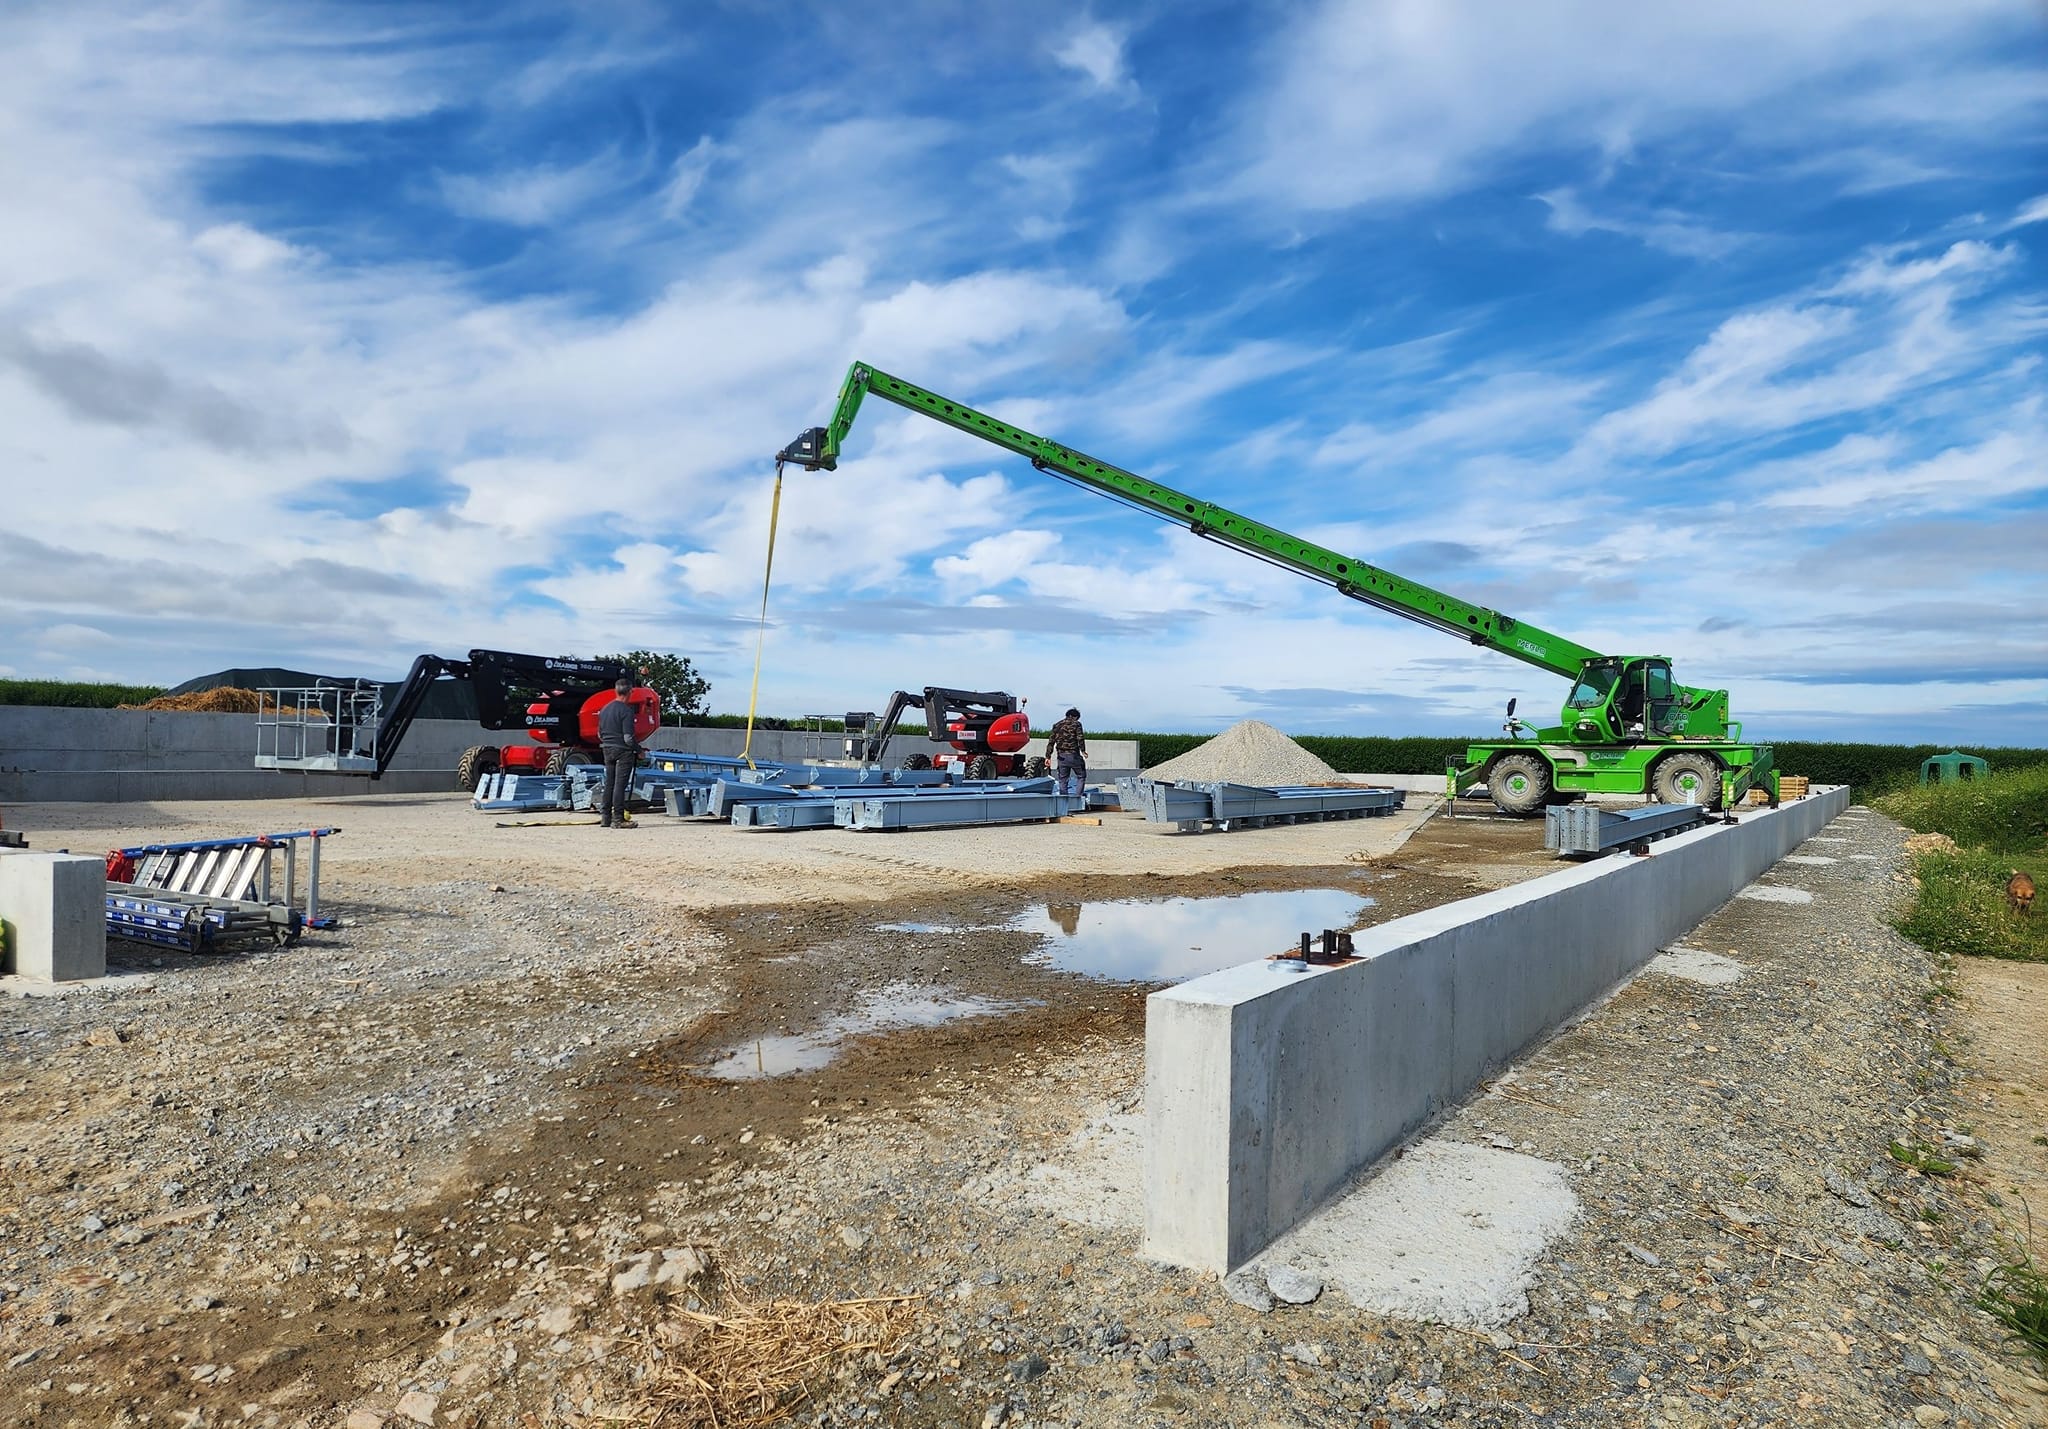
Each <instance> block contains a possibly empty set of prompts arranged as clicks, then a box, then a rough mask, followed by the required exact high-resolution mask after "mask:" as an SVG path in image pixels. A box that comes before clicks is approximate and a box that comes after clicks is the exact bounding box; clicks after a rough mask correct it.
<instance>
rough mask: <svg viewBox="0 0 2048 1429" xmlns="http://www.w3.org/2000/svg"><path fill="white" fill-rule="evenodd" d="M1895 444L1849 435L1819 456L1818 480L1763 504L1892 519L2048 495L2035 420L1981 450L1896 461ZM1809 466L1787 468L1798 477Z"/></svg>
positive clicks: (2043, 435) (2047, 445)
mask: <svg viewBox="0 0 2048 1429" xmlns="http://www.w3.org/2000/svg"><path fill="white" fill-rule="evenodd" d="M2025 418H2026V414H2022V420H2023V421H2025ZM1896 446H1897V444H1896V443H1894V442H1889V441H1883V440H1877V439H1872V438H1869V437H1851V438H1847V439H1845V440H1844V441H1843V442H1842V443H1841V444H1840V445H1838V446H1837V447H1835V448H1834V449H1833V450H1831V451H1828V452H1825V453H1822V454H1821V455H1820V456H1818V457H1816V458H1814V459H1813V461H1812V463H1811V465H1812V468H1813V471H1814V474H1815V476H1817V477H1818V478H1819V479H1817V480H1813V481H1810V482H1809V483H1807V484H1805V485H1793V486H1785V487H1782V488H1780V489H1778V490H1775V491H1772V492H1770V493H1769V494H1768V495H1766V496H1765V497H1764V498H1763V504H1764V505H1765V506H1768V507H1774V508H1777V509H1781V510H1784V509H1791V510H1801V511H1806V512H1832V513H1836V514H1840V515H1850V516H1861V517H1862V518H1863V519H1879V520H1884V521H1892V520H1896V519H1897V518H1898V517H1900V516H1903V515H1909V514H1917V513H1922V512H1929V511H1959V512H1964V513H1976V512H1982V511H1985V510H1986V509H1988V508H1992V507H1996V506H1998V505H1999V504H2000V503H2002V502H2005V501H2007V500H2010V499H2011V498H2013V497H2016V496H2027V495H2033V494H2038V493H2043V492H2048V465H2044V464H2043V462H2042V455H2043V453H2044V451H2048V429H2044V428H2043V427H2042V426H2041V425H2040V424H2039V423H2038V421H2033V422H2028V423H2027V425H2026V429H2025V430H2024V431H2006V432H2000V433H1998V434H1997V435H1996V436H1993V437H1989V438H1986V439H1985V440H1984V441H1982V442H1980V443H1978V444H1976V445H1974V446H1967V447H1950V448H1948V449H1947V450H1945V451H1940V452H1936V453H1935V454H1934V455H1933V456H1930V457H1925V458H1922V459H1920V460H1917V461H1905V462H1900V463H1897V464H1893V461H1892V458H1893V456H1894V453H1895V452H1896ZM1803 465H1806V463H1798V462H1793V463H1786V464H1785V466H1786V467H1789V468H1790V469H1791V471H1794V472H1796V471H1797V470H1798V469H1799V468H1800V467H1801V466H1803ZM1788 475H1789V473H1788Z"/></svg>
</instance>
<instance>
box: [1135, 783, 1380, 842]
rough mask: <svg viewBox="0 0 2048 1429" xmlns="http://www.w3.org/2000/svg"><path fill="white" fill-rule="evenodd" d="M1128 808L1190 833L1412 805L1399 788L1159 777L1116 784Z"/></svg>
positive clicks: (1371, 813)
mask: <svg viewBox="0 0 2048 1429" xmlns="http://www.w3.org/2000/svg"><path fill="white" fill-rule="evenodd" d="M1117 787H1118V792H1119V794H1120V795H1121V796H1122V799H1123V806H1124V807H1125V808H1126V809H1130V810H1133V811H1141V812H1143V814H1144V815H1145V817H1146V819H1147V820H1148V821H1150V822H1152V823H1156V824H1172V825H1173V826H1174V827H1175V828H1177V829H1179V830H1181V831H1182V832H1185V833H1192V832H1195V831H1197V830H1199V829H1203V828H1214V829H1217V830H1221V831H1224V832H1228V831H1229V830H1231V829H1242V828H1259V827H1262V826H1264V825H1267V824H1295V823H1304V822H1309V821H1314V820H1321V819H1366V818H1372V817H1375V816H1376V815H1380V814H1391V813H1393V812H1394V811H1395V810H1397V809H1400V808H1403V807H1405V806H1406V804H1407V799H1408V796H1407V794H1406V793H1405V792H1403V791H1402V790H1399V789H1368V788H1363V787H1359V786H1350V787H1345V786H1328V785H1321V784H1284V785H1279V786H1277V787H1274V788H1260V787H1258V786H1256V785H1251V784H1232V783H1228V782H1220V781H1219V782H1205V781H1199V780H1180V781H1178V782H1175V783H1172V784H1168V783H1164V782H1162V781H1160V780H1157V779H1124V780H1119V781H1118V783H1117Z"/></svg>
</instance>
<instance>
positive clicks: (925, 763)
mask: <svg viewBox="0 0 2048 1429" xmlns="http://www.w3.org/2000/svg"><path fill="white" fill-rule="evenodd" d="M903 767H904V768H905V769H929V768H931V767H932V757H931V756H930V755H929V754H906V755H904V756H903Z"/></svg>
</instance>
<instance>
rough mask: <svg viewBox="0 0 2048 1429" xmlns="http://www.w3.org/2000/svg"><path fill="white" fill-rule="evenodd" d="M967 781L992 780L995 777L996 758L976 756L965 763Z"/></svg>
mask: <svg viewBox="0 0 2048 1429" xmlns="http://www.w3.org/2000/svg"><path fill="white" fill-rule="evenodd" d="M967 777H968V778H969V779H993V778H995V777H996V757H995V756H994V755H993V754H977V755H975V756H974V758H972V759H970V760H968V761H967Z"/></svg>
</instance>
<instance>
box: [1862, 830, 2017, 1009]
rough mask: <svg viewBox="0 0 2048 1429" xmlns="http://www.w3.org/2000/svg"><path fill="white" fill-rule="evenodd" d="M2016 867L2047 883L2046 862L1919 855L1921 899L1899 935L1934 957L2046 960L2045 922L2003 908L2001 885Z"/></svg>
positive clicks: (1962, 853)
mask: <svg viewBox="0 0 2048 1429" xmlns="http://www.w3.org/2000/svg"><path fill="white" fill-rule="evenodd" d="M2015 868H2020V869H2025V870H2026V871H2027V872H2028V873H2029V874H2030V875H2031V876H2032V877H2033V878H2034V880H2035V882H2037V883H2038V882H2040V881H2041V880H2042V879H2044V878H2048V857H2042V856H2040V855H2038V854H2037V855H2035V856H2033V857H2031V858H2017V859H2016V858H2013V857H2011V856H2009V855H2006V854H2001V853H1994V852H1991V851H1989V850H1987V849H1977V848H1968V849H1958V850H1957V851H1956V852H1954V853H1924V854H1921V855H1919V856H1918V857H1917V858H1915V859H1914V860H1913V871H1914V873H1915V874H1916V875H1917V876H1918V877H1919V880H1920V896H1919V897H1918V898H1917V899H1915V900H1914V903H1913V907H1912V909H1911V910H1910V911H1908V912H1907V913H1906V914H1905V916H1904V917H1902V918H1900V919H1899V921H1898V929H1899V931H1900V932H1901V933H1903V934H1905V935H1906V936H1907V937H1909V938H1911V939H1912V940H1913V941H1914V942H1916V943H1918V944H1920V946H1922V947H1923V948H1927V949H1929V950H1930V951H1932V952H1936V953H1948V954H1968V955H1970V956H1974V957H1984V958H2018V959H2022V960H2024V961H2029V962H2042V961H2048V917H2044V916H2035V915H2030V914H2020V913H2015V912H2013V911H2012V910H2011V909H2010V908H2008V907H2007V906H2006V901H2005V884H2006V880H2007V879H2008V878H2010V877H2011V876H2012V871H2013V870H2014V869H2015ZM2037 870H2038V871H2037ZM1943 995H1944V996H1946V995H1948V994H1947V992H1946V991H1944V993H1943Z"/></svg>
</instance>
